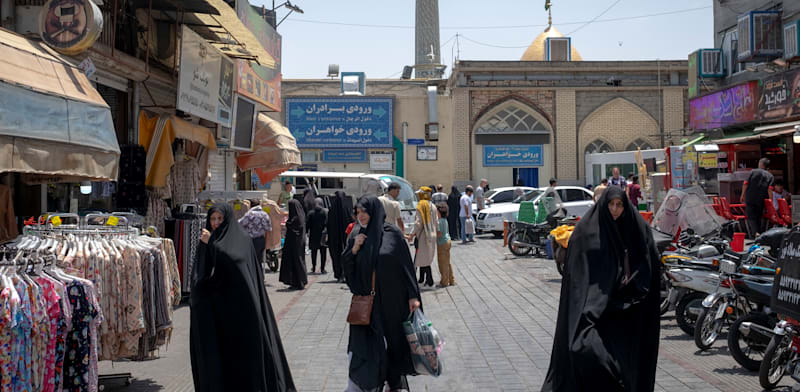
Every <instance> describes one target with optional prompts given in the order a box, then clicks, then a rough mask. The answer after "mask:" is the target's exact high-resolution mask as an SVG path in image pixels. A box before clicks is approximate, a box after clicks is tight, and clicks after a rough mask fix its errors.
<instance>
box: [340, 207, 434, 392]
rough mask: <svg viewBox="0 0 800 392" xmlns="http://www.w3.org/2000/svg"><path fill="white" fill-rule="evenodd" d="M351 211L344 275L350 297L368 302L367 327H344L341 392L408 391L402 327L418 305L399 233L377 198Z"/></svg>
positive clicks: (408, 362) (408, 363)
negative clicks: (354, 221)
mask: <svg viewBox="0 0 800 392" xmlns="http://www.w3.org/2000/svg"><path fill="white" fill-rule="evenodd" d="M356 210H357V217H358V222H359V229H358V232H357V233H358V234H357V235H354V236H353V237H352V238H351V239H349V240H348V244H347V249H346V250H345V252H344V255H343V266H344V271H345V272H344V273H345V275H346V276H347V285H348V286H349V288H350V292H351V293H353V295H362V296H366V295H370V293H374V297H373V304H372V309H371V312H370V319H369V325H353V324H351V325H350V339H349V341H348V344H347V351H348V356H349V357H350V363H349V370H348V382H347V389H346V390H345V392H364V391H383V390H384V387H385V386H387V385H388V387H389V390H391V391H402V390H408V380H407V379H406V376H407V375H411V374H416V371H415V370H414V365H413V363H412V362H411V352H410V348H409V345H408V341H407V340H406V334H405V332H404V331H403V322H404V321H406V320H407V319H408V316H409V315H410V314H411V313H412V312H413V311H414V310H416V309H417V308H421V306H422V304H421V302H420V301H421V299H422V296H420V292H419V286H418V285H417V280H416V279H414V265H413V263H412V262H411V253H410V252H409V249H408V245H407V243H406V240H405V237H404V235H403V233H402V232H400V229H398V228H397V226H395V225H392V224H389V222H385V213H384V211H383V205H382V204H381V202H380V201H379V200H378V198H376V197H375V196H371V195H370V196H364V197H362V198H361V199H359V201H358V204H357V206H356ZM373 277H374V280H373ZM373 281H374V282H375V283H374V285H373V284H372V282H373Z"/></svg>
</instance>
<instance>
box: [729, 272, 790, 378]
mask: <svg viewBox="0 0 800 392" xmlns="http://www.w3.org/2000/svg"><path fill="white" fill-rule="evenodd" d="M761 270H762V267H745V269H744V270H743V271H742V272H745V271H747V274H749V275H754V276H758V275H763V274H774V271H769V270H767V269H763V270H764V271H761ZM734 284H735V286H736V291H737V292H738V293H739V294H740V295H743V296H744V297H746V298H747V300H748V301H749V302H750V303H751V304H753V305H755V307H756V310H755V311H753V312H751V313H749V314H746V315H744V316H742V317H739V318H738V319H737V320H736V321H734V323H733V324H731V327H730V329H728V351H730V353H731V356H732V357H733V359H734V360H736V362H737V363H739V364H740V365H742V367H744V368H745V369H747V370H751V371H758V369H759V367H760V366H761V360H762V359H763V358H764V353H765V351H766V350H767V345H768V344H769V341H770V339H772V335H773V333H772V327H773V326H775V324H776V323H777V322H778V318H777V315H776V314H775V313H774V312H772V310H771V309H770V308H769V304H770V296H771V295H772V279H769V278H768V277H765V278H763V279H744V280H734Z"/></svg>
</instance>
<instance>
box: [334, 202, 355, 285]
mask: <svg viewBox="0 0 800 392" xmlns="http://www.w3.org/2000/svg"><path fill="white" fill-rule="evenodd" d="M352 222H353V201H352V200H351V199H350V197H348V196H347V195H345V193H344V192H342V191H336V193H335V196H334V197H333V199H331V208H330V210H328V246H329V247H330V249H331V259H332V260H331V263H332V264H333V277H334V278H335V279H336V280H338V281H339V282H340V283H341V282H344V274H343V273H342V252H344V248H345V247H346V246H347V234H346V233H345V231H346V230H347V226H348V225H350V223H352Z"/></svg>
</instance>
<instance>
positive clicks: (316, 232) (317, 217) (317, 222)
mask: <svg viewBox="0 0 800 392" xmlns="http://www.w3.org/2000/svg"><path fill="white" fill-rule="evenodd" d="M306 221H307V222H306V233H308V247H309V249H311V273H314V272H316V270H317V253H319V255H320V268H319V272H320V273H321V274H325V273H326V272H325V262H326V261H327V260H328V244H327V243H326V240H327V239H326V238H325V229H326V227H327V226H328V210H327V209H325V203H324V202H323V201H322V198H320V197H318V198H317V200H316V206H314V209H313V210H311V212H309V213H308V214H306Z"/></svg>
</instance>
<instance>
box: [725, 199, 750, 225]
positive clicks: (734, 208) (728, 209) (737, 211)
mask: <svg viewBox="0 0 800 392" xmlns="http://www.w3.org/2000/svg"><path fill="white" fill-rule="evenodd" d="M719 201H720V203H721V204H722V213H723V215H722V217H723V218H725V219H728V220H737V221H740V220H744V219H745V218H746V215H745V213H744V204H728V198H727V197H720V198H719Z"/></svg>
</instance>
